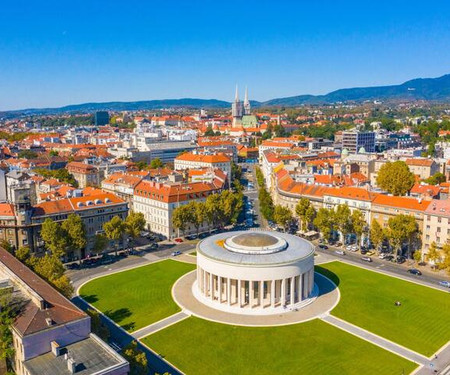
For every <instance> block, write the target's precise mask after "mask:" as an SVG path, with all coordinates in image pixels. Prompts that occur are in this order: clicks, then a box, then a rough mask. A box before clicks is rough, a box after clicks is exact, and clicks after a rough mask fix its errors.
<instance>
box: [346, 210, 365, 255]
mask: <svg viewBox="0 0 450 375" xmlns="http://www.w3.org/2000/svg"><path fill="white" fill-rule="evenodd" d="M350 221H351V227H352V229H353V233H355V235H356V243H357V244H358V248H360V247H361V237H362V235H363V233H364V231H365V230H366V227H367V223H366V218H365V217H364V214H363V213H362V212H361V211H360V210H354V211H353V212H352V214H351V217H350Z"/></svg>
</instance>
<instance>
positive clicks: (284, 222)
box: [273, 204, 292, 230]
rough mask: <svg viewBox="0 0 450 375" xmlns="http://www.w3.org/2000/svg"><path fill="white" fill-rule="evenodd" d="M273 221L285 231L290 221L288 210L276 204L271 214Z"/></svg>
mask: <svg viewBox="0 0 450 375" xmlns="http://www.w3.org/2000/svg"><path fill="white" fill-rule="evenodd" d="M273 219H274V220H275V222H276V223H277V224H278V225H280V226H281V227H283V229H284V230H286V228H287V226H288V225H289V223H290V222H291V221H292V212H291V210H290V209H289V208H287V207H284V206H281V205H279V204H277V205H276V206H275V209H274V212H273Z"/></svg>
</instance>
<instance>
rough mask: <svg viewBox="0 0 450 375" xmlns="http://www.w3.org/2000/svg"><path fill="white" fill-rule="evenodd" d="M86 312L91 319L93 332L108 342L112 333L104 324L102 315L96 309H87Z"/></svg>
mask: <svg viewBox="0 0 450 375" xmlns="http://www.w3.org/2000/svg"><path fill="white" fill-rule="evenodd" d="M86 312H87V314H88V315H89V316H90V317H91V329H92V332H94V333H95V334H96V335H97V336H98V337H100V338H101V339H102V340H103V341H106V342H107V341H108V339H109V336H110V335H111V333H110V332H109V329H108V327H107V326H106V325H105V324H103V322H102V319H101V317H100V313H99V312H98V311H97V310H94V309H87V310H86Z"/></svg>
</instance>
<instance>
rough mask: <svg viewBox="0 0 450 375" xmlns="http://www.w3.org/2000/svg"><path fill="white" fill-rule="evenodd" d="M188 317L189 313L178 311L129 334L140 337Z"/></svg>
mask: <svg viewBox="0 0 450 375" xmlns="http://www.w3.org/2000/svg"><path fill="white" fill-rule="evenodd" d="M188 317H189V315H187V314H186V313H184V312H183V311H180V312H179V313H176V314H173V315H170V316H169V317H167V318H164V319H162V320H159V321H157V322H156V323H153V324H150V325H148V326H146V327H144V328H141V329H138V330H137V331H134V332H132V333H131V336H133V337H134V338H135V339H141V338H143V337H145V336H148V335H150V334H152V333H155V332H156V331H159V330H161V329H164V328H166V327H168V326H170V325H172V324H175V323H178V322H179V321H180V320H183V319H186V318H188Z"/></svg>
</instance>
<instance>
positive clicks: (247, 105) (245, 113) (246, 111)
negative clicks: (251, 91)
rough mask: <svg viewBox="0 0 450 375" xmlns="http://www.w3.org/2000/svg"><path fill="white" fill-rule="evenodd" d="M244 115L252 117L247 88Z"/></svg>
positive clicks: (246, 89)
mask: <svg viewBox="0 0 450 375" xmlns="http://www.w3.org/2000/svg"><path fill="white" fill-rule="evenodd" d="M244 115H245V116H248V115H250V101H249V100H248V88H247V87H245V98H244Z"/></svg>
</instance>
